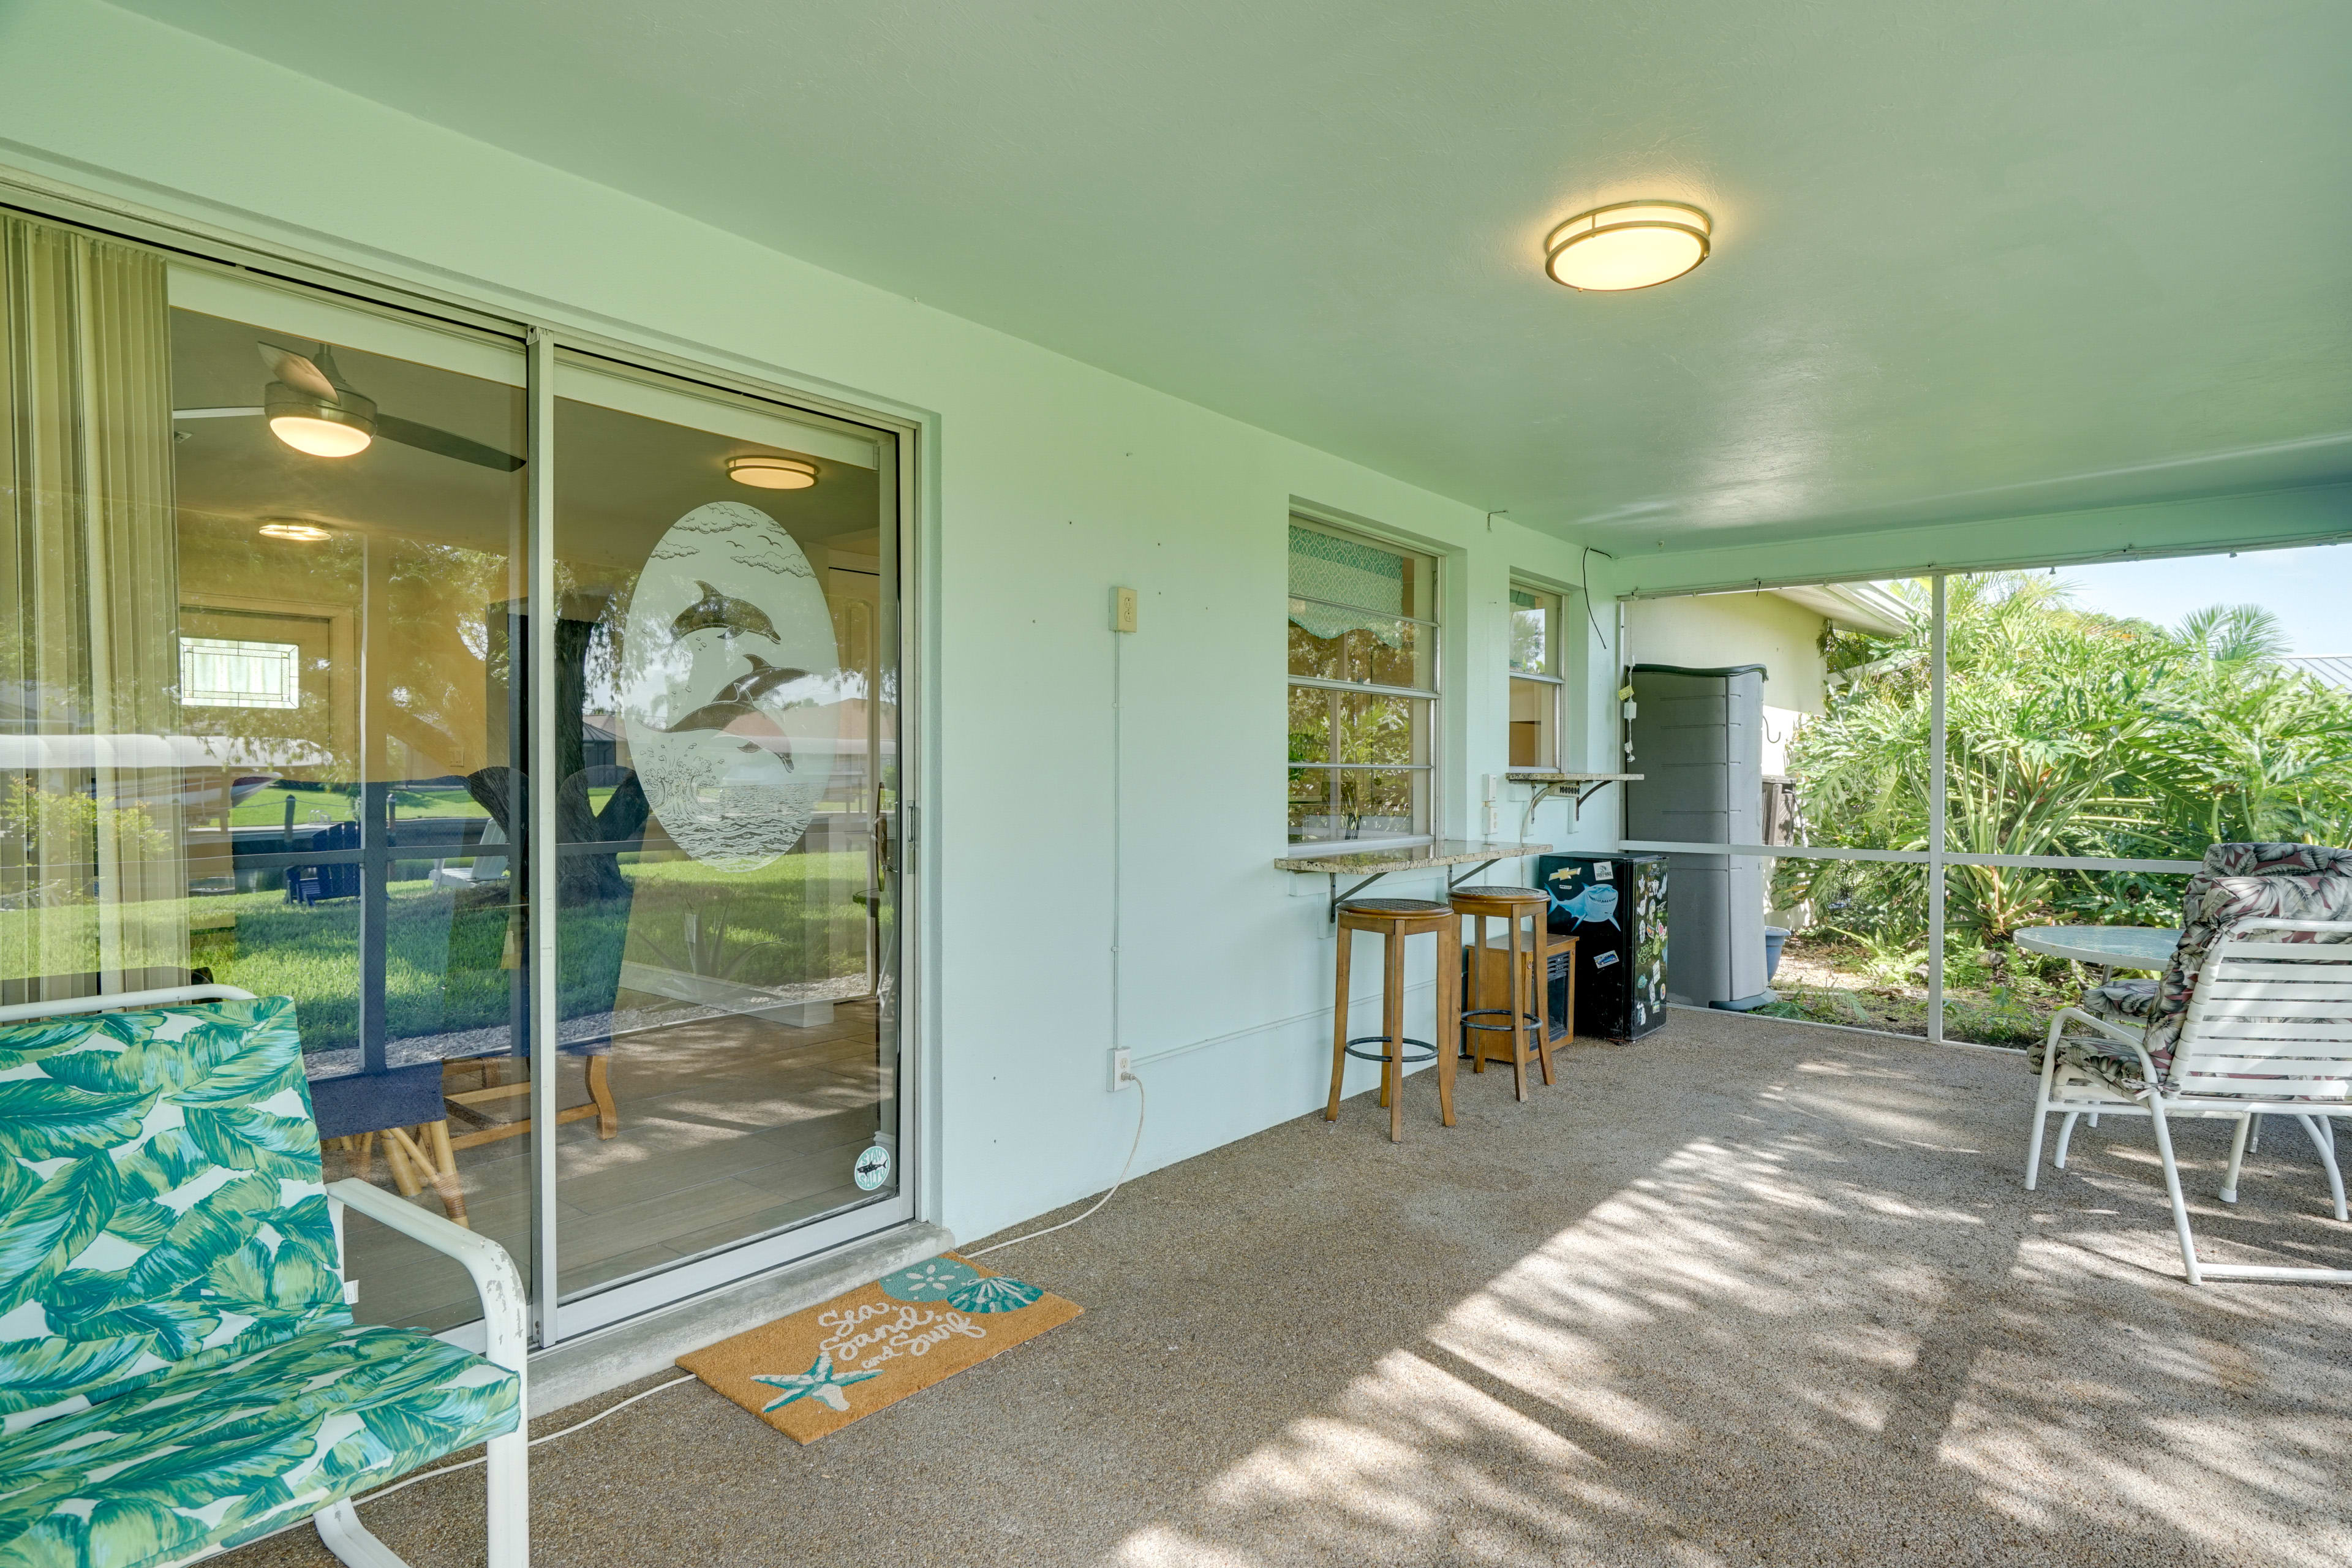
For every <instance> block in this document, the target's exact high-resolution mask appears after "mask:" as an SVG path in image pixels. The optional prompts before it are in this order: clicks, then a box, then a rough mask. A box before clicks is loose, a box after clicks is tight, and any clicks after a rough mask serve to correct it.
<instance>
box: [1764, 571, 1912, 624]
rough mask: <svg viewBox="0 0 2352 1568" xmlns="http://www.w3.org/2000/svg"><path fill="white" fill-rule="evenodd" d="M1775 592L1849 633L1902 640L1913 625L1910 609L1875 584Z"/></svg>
mask: <svg viewBox="0 0 2352 1568" xmlns="http://www.w3.org/2000/svg"><path fill="white" fill-rule="evenodd" d="M1772 592H1773V593H1775V594H1777V595H1780V597H1781V598H1783V599H1786V600H1788V601H1789V602H1790V604H1792V605H1803V606H1804V607H1805V608H1807V609H1809V610H1811V611H1813V612H1814V613H1815V614H1817V615H1820V616H1823V617H1824V618H1826V619H1828V620H1831V621H1834V622H1836V623H1837V624H1838V625H1839V626H1843V627H1845V628H1846V629H1847V630H1848V631H1856V632H1868V633H1870V634H1871V635H1872V636H1874V637H1900V636H1902V635H1903V632H1904V630H1905V628H1906V627H1907V626H1909V625H1910V624H1911V610H1910V607H1909V606H1908V605H1905V604H1904V603H1903V601H1902V600H1900V599H1898V598H1896V597H1895V595H1892V594H1890V593H1888V592H1887V591H1886V590H1885V589H1884V588H1881V587H1879V586H1878V585H1877V584H1873V583H1823V584H1817V585H1815V586H1812V587H1806V588H1775V589H1773V590H1772Z"/></svg>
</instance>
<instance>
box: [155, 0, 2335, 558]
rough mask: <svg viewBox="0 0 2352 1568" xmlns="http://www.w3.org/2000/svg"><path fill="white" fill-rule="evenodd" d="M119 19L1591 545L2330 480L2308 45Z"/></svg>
mask: <svg viewBox="0 0 2352 1568" xmlns="http://www.w3.org/2000/svg"><path fill="white" fill-rule="evenodd" d="M132 8H133V9H137V10H140V11H142V12H145V13H147V14H149V15H152V16H156V17H158V18H161V19H163V20H165V21H168V22H170V23H172V24H173V25H175V26H182V27H188V28H193V29H194V30H196V31H199V32H201V33H204V34H205V35H207V36H209V37H214V38H216V39H219V40H220V41H222V42H225V43H227V44H229V45H232V46H234V47H238V48H242V49H245V50H247V51H250V52H252V53H254V54H257V55H261V56H264V57H267V58H271V59H274V60H277V61H279V62H281V63H283V64H286V65H289V66H291V67H293V68H297V69H299V70H301V71H304V72H306V73H308V74H310V75H312V76H315V77H319V78H321V79H326V80H328V81H331V82H333V83H336V84H339V85H341V86H343V87H346V88H348V89H352V90H353V91H356V92H359V93H361V94H363V95H365V96H367V97H370V98H373V99H376V100H382V101H383V102H386V103H389V104H392V105H394V106H396V107H398V108H401V109H404V110H409V111H410V112H413V113H415V114H417V115H419V116H421V117H423V118H425V119H427V120H430V121H436V122H439V123H441V124H444V125H447V126H449V127H452V128H454V129H457V130H459V131H462V132H468V133H470V134H473V135H475V136H478V137H480V138H482V139H483V140H486V141H489V142H496V143H499V144H500V145H502V146H506V147H509V148H512V149H514V150H516V151H519V152H521V153H526V154H529V155H531V156H534V157H536V158H539V159H541V160H543V161H545V162H547V163H552V164H556V165H559V166H561V167H563V168H565V169H568V170H571V171H572V172H574V173H577V174H583V175H586V176H588V177H591V178H593V179H596V180H599V181H602V182H604V183H605V184H611V185H614V186H617V187H620V188H622V189H625V190H627V191H630V192H633V193H635V194H637V195H643V196H646V197H648V198H651V199H653V200H656V201H658V202H660V203H662V204H664V205H668V206H671V207H674V208H677V209H678V210H680V211H683V212H686V213H689V214H692V215H694V216H698V217H701V218H703V219H705V220H708V221H709V222H712V223H715V224H719V225H721V226H725V227H727V228H730V229H732V230H735V231H737V232H740V233H741V234H744V235H746V236H749V237H753V238H755V239H758V240H761V241H762V242H764V243H767V244H770V245H772V246H774V247H777V248H779V249H782V250H785V251H789V252H792V253H793V254H795V255H798V256H801V257H803V258H807V259H809V260H812V261H815V262H817V263H819V264H821V265H824V266H828V267H831V268H836V269H838V270H840V271H842V272H845V273H848V274H850V275H853V276H855V277H857V278H860V279H866V280H867V281H870V282H873V283H877V284H880V285H882V286H884V287H887V288H891V289H898V290H900V291H902V292H904V293H907V294H909V295H912V296H914V297H916V298H918V299H920V300H924V301H926V302H928V303H930V304H933V305H936V306H939V307H940V308H942V309H945V310H951V311H954V312H956V313H958V314H960V315H963V316H967V317H970V318H972V319H974V320H976V321H983V322H986V323H989V324H991V325H993V326H996V327H999V328H1002V329H1003V330H1004V331H1010V332H1013V333H1016V334H1018V335H1020V336H1022V337H1025V338H1028V339H1031V340H1033V341H1035V342H1040V343H1044V344H1046V345H1049V346H1051V347H1054V348H1056V349H1059V350H1061V351H1063V352H1066V353H1070V354H1072V355H1074V356H1076V357H1077V358H1080V359H1083V360H1087V361H1088V362H1091V363H1096V364H1098V365H1102V366H1105V367H1107V368H1108V369H1111V370H1114V371H1117V372H1119V373H1121V374H1126V375H1129V376H1132V377H1133V378H1135V379H1136V380H1139V381H1141V382H1145V383H1148V384H1152V385H1155V386H1159V387H1161V388H1164V389H1166V390H1168V391H1171V392H1173V393H1176V394H1178V395H1182V396H1186V397H1189V398H1192V399H1194V400H1196V401H1198V402H1200V403H1202V404H1205V405H1210V406H1212V407H1215V408H1218V409H1222V410H1224V411H1226V412H1228V413H1231V414H1233V415H1235V416H1239V417H1241V418H1244V419H1246V420H1249V421H1251V422H1252V423H1255V424H1258V425H1262V426H1267V427H1269V428H1272V429H1275V430H1278V431H1281V432H1283V433H1285V434H1287V435H1291V436H1294V437H1298V438H1300V439H1302V440H1306V441H1308V442H1311V443H1313V444H1315V445H1317V446H1319V447H1325V448H1327V449H1328V450H1331V451H1333V452H1336V453H1339V454H1341V455H1343V456H1346V457H1349V458H1356V459H1358V460H1360V461H1362V462H1364V463H1367V464H1370V465H1371V466H1373V467H1375V468H1381V469H1384V470H1387V471H1389V472H1391V473H1394V474H1397V475H1399V476H1402V477H1403V478H1406V479H1412V480H1414V481H1416V482H1419V483H1421V484H1423V485H1426V486H1428V487H1430V488H1431V489H1436V490H1439V491H1442V492H1444V493H1445V494H1448V495H1451V496H1454V497H1456V498H1458V499H1460V500H1465V501H1469V502H1471V503H1473V504H1475V505H1477V506H1479V507H1481V508H1498V509H1507V510H1509V511H1510V512H1511V514H1512V515H1513V517H1514V518H1515V519H1516V520H1517V521H1523V522H1527V523H1529V524H1533V525H1536V526H1539V527H1546V528H1551V529H1556V530H1564V531H1574V532H1576V533H1578V534H1580V536H1583V537H1588V538H1591V540H1592V541H1593V542H1600V543H1604V544H1606V543H1612V542H1613V543H1616V544H1619V545H1635V546H1640V547H1643V548H1655V547H1656V546H1657V543H1658V542H1661V541H1663V542H1664V547H1665V548H1667V549H1670V550H1674V549H1681V548H1685V547H1691V546H1697V545H1701V544H1710V545H1711V544H1728V543H1734V542H1738V543H1748V542H1758V541H1763V540H1769V539H1771V538H1774V537H1778V536H1780V535H1783V534H1793V533H1797V532H1813V533H1818V532H1821V531H1827V530H1843V529H1860V528H1871V527H1879V526H1886V525H1890V524H1895V523H1903V522H1917V521H1934V520H1939V519H1948V518H1965V517H1973V516H1997V515H2004V514H2019V513H2028V512H2042V511H2050V510H2067V509H2071V508H2077V507H2093V506H2105V505H2113V504H2117V503H2121V502H2127V501H2135V500H2147V499H2156V498H2164V497H2173V496H2182V495H2197V494H2215V493H2228V492H2235V491H2240V490H2248V489H2263V488H2269V487H2275V486H2282V485H2294V484H2305V483H2311V482H2314V481H2318V480H2323V479H2345V478H2347V477H2352V356H2347V348H2352V268H2347V254H2352V247H2347V240H2352V197H2347V192H2352V90H2347V88H2352V83H2348V82H2347V65H2346V62H2347V60H2352V5H2345V4H2343V0H2312V3H2304V0H2274V3H2263V0H2247V3H2242V4H2216V3H2212V0H2194V3H2176V0H2152V3H2151V0H2141V3H2097V0H2063V3H2060V4H2052V3H2050V0H2033V3H2027V4H1990V3H1987V0H1945V3H1942V4H1937V5H1901V4H1889V3H1888V0H1813V3H1809V4H1798V3H1793V0H1783V3H1780V4H1756V3H1754V0H1664V3H1659V4H1648V5H1637V4H1630V3H1628V4H1618V5H1606V6H1603V5H1579V4H1562V3H1559V0H1496V3H1491V4H1462V5H1428V4H1425V3H1421V4H1409V3H1404V0H1357V3H1354V4H1340V3H1338V0H1271V3H1269V0H1255V3H1240V0H1191V3H1189V4H1185V5H1166V6H1143V5H1103V4H1100V3H1099V0H1041V3H1037V4H1026V5H1020V6H1017V7H1015V6H1008V5H971V4H948V3H944V0H928V3H927V0H877V3H872V4H864V5H816V4H800V5H777V4H774V3H772V0H671V3H669V4H666V5H646V4H644V3H643V0H631V3H623V0H567V3H565V4H562V5H556V4H551V3H549V0H539V3H537V4H522V3H520V0H404V3H403V4H400V5H320V4H318V3H317V0H140V3H139V4H137V5H134V6H133V7H132ZM313 129H314V130H320V129H321V128H313ZM321 133H324V134H332V128H331V127H329V128H323V130H322V132H321ZM1637 195H1661V196H1671V197H1675V198H1678V199H1682V200H1685V201H1693V202H1696V203H1698V204H1700V205H1704V206H1706V207H1707V208H1708V209H1710V210H1711V211H1712V212H1713V213H1714V214H1715V215H1716V221H1717V249H1716V254H1715V256H1714V258H1713V259H1711V260H1709V261H1708V262H1707V263H1706V266H1704V267H1702V268H1699V270H1698V271H1696V273H1694V274H1692V275H1691V276H1690V277H1688V278H1686V279H1683V280H1682V281H1680V282H1678V283H1675V284H1673V285H1670V286H1668V287H1666V288H1664V289H1654V290H1649V291H1646V292H1642V293H1635V294H1627V295H1618V296H1585V295H1577V294H1573V293H1570V291H1568V290H1566V289H1561V288H1559V287H1558V286H1557V285H1555V284H1552V283H1550V282H1549V281H1547V280H1546V279H1544V278H1543V276H1542V274H1541V271H1540V269H1539V257H1538V242H1539V241H1540V240H1541V238H1542V237H1543V234H1544V232H1545V230H1546V229H1547V228H1548V227H1549V226H1550V225H1551V224H1552V223H1554V222H1556V221H1558V220H1559V218H1561V217H1564V216H1568V215H1569V214H1570V213H1572V212H1575V211H1577V210H1579V209H1580V208H1582V207H1585V206H1590V205H1595V204H1597V203H1599V202H1602V201H1608V200H1612V199H1621V198H1623V197H1628V196H1637ZM877 390H878V391H880V392H884V393H887V392H888V391H889V389H888V388H878V389H877Z"/></svg>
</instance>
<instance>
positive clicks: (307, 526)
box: [258, 517, 335, 544]
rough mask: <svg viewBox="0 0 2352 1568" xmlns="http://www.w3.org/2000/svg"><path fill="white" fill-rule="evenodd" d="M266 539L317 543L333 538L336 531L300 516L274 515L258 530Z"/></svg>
mask: <svg viewBox="0 0 2352 1568" xmlns="http://www.w3.org/2000/svg"><path fill="white" fill-rule="evenodd" d="M258 531H259V533H260V534H261V537H262V538H264V539H292V540H298V541H299V542H302V543H304V544H316V543H318V542H320V540H322V539H332V538H333V537H334V536H335V531H334V530H333V529H331V528H320V526H319V525H318V524H317V523H315V522H304V521H302V520H301V519H300V518H299V517H273V518H271V519H270V520H269V521H267V522H265V523H263V524H262V525H261V527H260V529H259V530H258Z"/></svg>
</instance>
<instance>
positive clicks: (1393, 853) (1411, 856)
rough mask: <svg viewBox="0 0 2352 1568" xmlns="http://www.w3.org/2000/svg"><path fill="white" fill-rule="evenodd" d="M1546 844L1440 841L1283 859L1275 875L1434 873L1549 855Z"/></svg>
mask: <svg viewBox="0 0 2352 1568" xmlns="http://www.w3.org/2000/svg"><path fill="white" fill-rule="evenodd" d="M1550 849H1551V846H1550V845H1549V844H1494V843H1479V842H1477V841H1475V840H1470V839H1460V838H1444V839H1440V840H1438V841H1437V842H1435V843H1433V844H1412V845H1407V846H1404V847H1401V848H1396V849H1365V850H1360V851H1359V852H1357V853H1355V854H1342V853H1339V852H1336V851H1335V852H1333V853H1330V854H1324V855H1286V856H1283V857H1281V858H1278V859H1276V861H1275V863H1274V868H1275V869H1276V870H1277V871H1307V872H1312V873H1315V874H1317V875H1323V874H1326V873H1328V874H1329V875H1331V876H1334V877H1369V876H1372V875H1374V874H1376V873H1379V872H1382V871H1422V870H1434V869H1436V868H1438V867H1441V866H1468V865H1473V864H1475V863H1476V862H1477V861H1480V860H1515V859H1517V858H1519V857H1520V856H1522V855H1543V854H1548V853H1549V851H1550Z"/></svg>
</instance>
